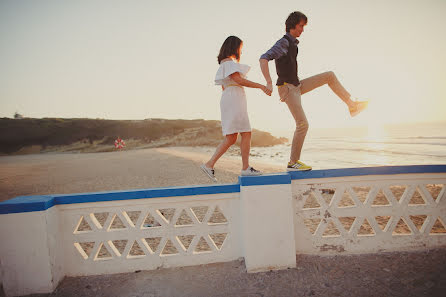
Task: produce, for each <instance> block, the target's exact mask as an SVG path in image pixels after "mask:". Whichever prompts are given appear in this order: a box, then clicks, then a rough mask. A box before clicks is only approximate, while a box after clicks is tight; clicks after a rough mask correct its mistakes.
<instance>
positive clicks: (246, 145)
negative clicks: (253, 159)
mask: <svg viewBox="0 0 446 297" xmlns="http://www.w3.org/2000/svg"><path fill="white" fill-rule="evenodd" d="M240 134H241V135H242V141H241V143H240V151H241V154H242V170H246V169H248V167H249V151H250V150H251V132H242V133H240Z"/></svg>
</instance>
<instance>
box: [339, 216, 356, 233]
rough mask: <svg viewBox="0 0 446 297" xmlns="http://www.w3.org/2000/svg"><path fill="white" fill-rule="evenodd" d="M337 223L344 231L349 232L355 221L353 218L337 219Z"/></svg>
mask: <svg viewBox="0 0 446 297" xmlns="http://www.w3.org/2000/svg"><path fill="white" fill-rule="evenodd" d="M338 219H339V222H341V224H342V226H343V227H344V229H345V231H347V232H349V231H350V229H351V228H352V225H353V222H354V221H355V217H339V218H338Z"/></svg>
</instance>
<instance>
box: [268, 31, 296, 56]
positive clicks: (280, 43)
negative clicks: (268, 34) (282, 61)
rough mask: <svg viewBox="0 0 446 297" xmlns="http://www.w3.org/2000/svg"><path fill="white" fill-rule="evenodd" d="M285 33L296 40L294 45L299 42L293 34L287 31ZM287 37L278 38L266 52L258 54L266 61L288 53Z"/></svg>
mask: <svg viewBox="0 0 446 297" xmlns="http://www.w3.org/2000/svg"><path fill="white" fill-rule="evenodd" d="M286 35H287V36H288V37H289V38H290V39H291V40H295V41H296V45H298V44H299V40H297V39H296V38H294V36H293V35H291V34H290V33H289V32H287V33H286ZM289 45H290V44H289V42H288V39H286V38H285V37H282V38H280V39H279V40H277V42H276V43H275V44H274V45H273V47H272V48H270V49H269V50H268V51H267V52H266V53H264V54H263V55H261V56H260V59H265V60H268V61H271V60H275V59H279V58H280V57H282V56H284V55H286V54H287V53H288V47H289Z"/></svg>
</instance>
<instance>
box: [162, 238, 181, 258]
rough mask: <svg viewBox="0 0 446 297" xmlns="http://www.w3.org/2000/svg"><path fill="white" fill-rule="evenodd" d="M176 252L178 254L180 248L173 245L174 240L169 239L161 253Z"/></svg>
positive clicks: (171, 253) (173, 253) (170, 253)
mask: <svg viewBox="0 0 446 297" xmlns="http://www.w3.org/2000/svg"><path fill="white" fill-rule="evenodd" d="M175 254H178V250H177V248H176V247H175V246H174V245H173V243H172V241H170V239H168V240H167V242H166V245H165V246H164V248H163V251H162V252H161V255H175Z"/></svg>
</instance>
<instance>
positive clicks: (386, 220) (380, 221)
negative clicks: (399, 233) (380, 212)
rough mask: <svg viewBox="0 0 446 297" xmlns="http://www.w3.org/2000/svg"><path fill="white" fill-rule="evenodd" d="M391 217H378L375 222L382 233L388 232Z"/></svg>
mask: <svg viewBox="0 0 446 297" xmlns="http://www.w3.org/2000/svg"><path fill="white" fill-rule="evenodd" d="M390 218H391V216H376V217H375V221H376V223H377V224H378V226H379V228H380V229H381V230H382V231H385V230H386V227H387V224H388V223H389V220H390Z"/></svg>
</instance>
